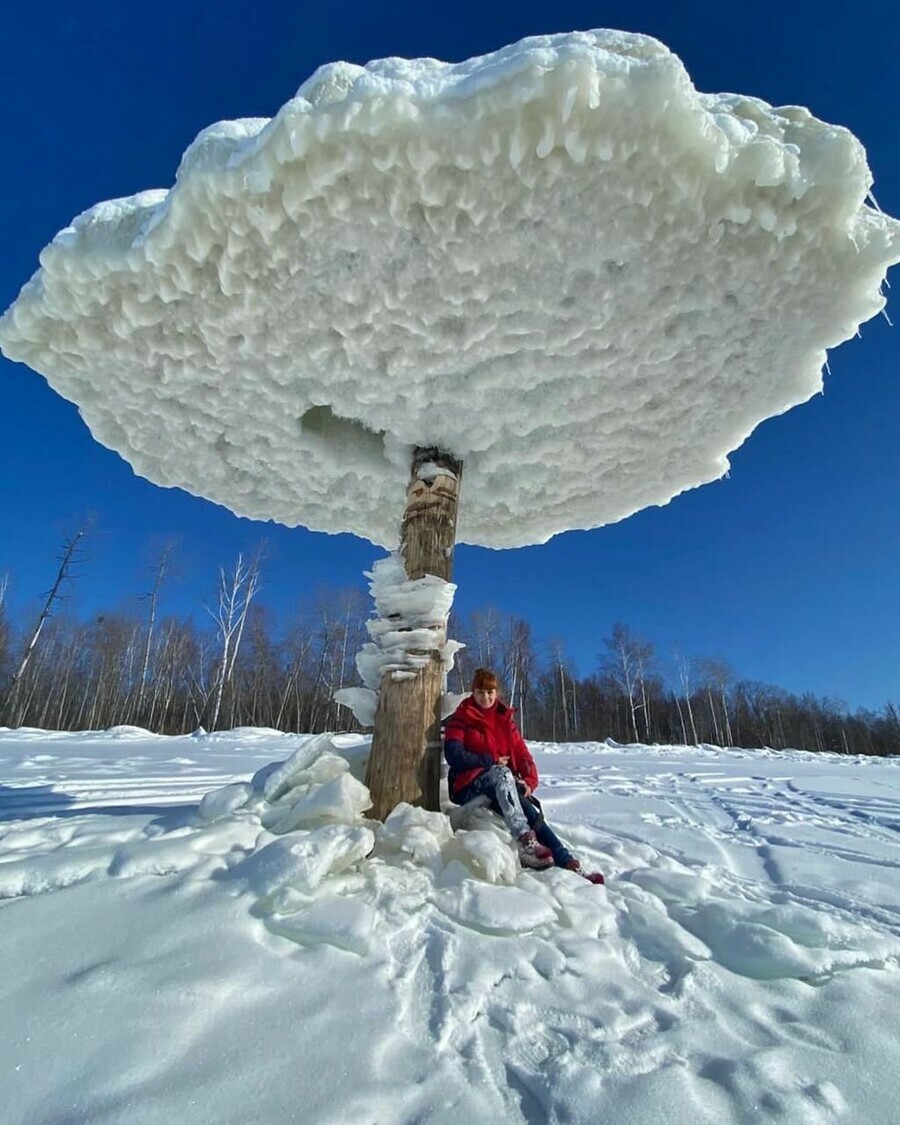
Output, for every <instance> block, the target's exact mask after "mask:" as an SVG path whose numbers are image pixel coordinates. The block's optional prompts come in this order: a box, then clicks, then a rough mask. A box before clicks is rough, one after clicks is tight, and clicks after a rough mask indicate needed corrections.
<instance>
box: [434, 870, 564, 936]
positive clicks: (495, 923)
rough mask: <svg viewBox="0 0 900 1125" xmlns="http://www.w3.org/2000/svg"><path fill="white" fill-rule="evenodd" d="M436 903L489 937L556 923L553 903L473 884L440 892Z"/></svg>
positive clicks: (524, 893)
mask: <svg viewBox="0 0 900 1125" xmlns="http://www.w3.org/2000/svg"><path fill="white" fill-rule="evenodd" d="M434 901H435V904H436V905H437V907H438V908H439V909H440V910H442V911H443V912H444V913H445V914H448V915H449V916H450V917H451V918H455V919H456V921H457V922H461V923H462V924H463V925H464V926H469V927H470V928H471V929H474V930H482V931H484V932H485V933H489V934H524V933H528V932H530V931H531V930H534V929H536V928H537V927H538V926H544V925H547V924H548V923H550V922H554V921H555V920H556V911H555V910H554V909H553V907H552V906H551V905H550V903H549V902H547V901H546V900H545V899H543V898H541V897H539V896H538V895H536V894H534V893H532V892H530V891H523V890H520V889H519V888H518V887H494V886H491V885H490V884H487V883H476V882H475V881H474V880H470V881H467V882H465V883H462V884H461V885H460V886H458V887H449V888H447V889H445V890H442V891H438V892H437V894H436V895H435V896H434Z"/></svg>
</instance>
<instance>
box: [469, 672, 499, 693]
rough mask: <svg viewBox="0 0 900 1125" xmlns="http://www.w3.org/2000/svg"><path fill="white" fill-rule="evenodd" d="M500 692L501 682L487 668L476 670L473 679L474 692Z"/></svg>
mask: <svg viewBox="0 0 900 1125" xmlns="http://www.w3.org/2000/svg"><path fill="white" fill-rule="evenodd" d="M479 690H480V691H499V690H500V681H499V680H498V679H497V677H496V676H495V675H494V673H493V672H489V671H488V669H487V668H476V669H475V675H474V676H473V677H472V691H479Z"/></svg>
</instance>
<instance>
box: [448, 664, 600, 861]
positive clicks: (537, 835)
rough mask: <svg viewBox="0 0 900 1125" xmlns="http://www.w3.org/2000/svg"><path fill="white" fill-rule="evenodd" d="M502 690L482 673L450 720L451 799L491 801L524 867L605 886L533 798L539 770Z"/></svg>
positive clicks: (461, 802) (460, 802)
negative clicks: (568, 874)
mask: <svg viewBox="0 0 900 1125" xmlns="http://www.w3.org/2000/svg"><path fill="white" fill-rule="evenodd" d="M498 688H499V684H498V682H497V677H496V676H495V675H494V673H493V672H489V671H488V670H487V669H486V668H479V669H478V670H477V671H476V672H475V675H474V677H473V678H472V694H471V695H468V696H466V698H465V699H464V700H463V701H462V703H460V705H459V706H458V707H457V708H456V710H455V711H454V712H453V714H452V715H451V716H450V718H449V719H448V720H447V726H446V728H445V731H444V757H445V758H446V759H447V764H448V766H449V767H450V773H449V775H448V779H447V780H448V785H449V788H450V799H451V800H452V801H454V802H455V803H456V804H458V805H464V804H466V802H467V801H471V800H472V799H473V798H474V797H481V796H485V797H489V798H490V801H491V807H492V808H493V810H494V811H495V812H498V813H499V814H500V815H501V816H502V817H503V819H504V820H505V821H506V824H507V826H508V827H509V830H510V832H512V834H513V837H514V838H515V840H516V844H517V846H518V849H519V859H520V860H521V861H522V866H523V867H533V868H536V869H537V870H542V869H543V868H545V867H552V866H553V864H556V866H557V867H565V868H567V869H568V870H569V871H575V872H577V873H578V874H579V875H581V876H583V877H584V878H585V879H588V880H589V881H590V882H591V883H602V882H603V881H604V880H603V876H602V875H601V874H600V872H599V871H596V872H590V873H589V872H587V871H585V870H584V868H583V867H582V866H581V864H580V863H579V862H578V860H577V859H576V858H575V857H574V856H573V855H572V853H571V852H570V851H569V849H568V848H567V847H566V846H565V844H563V842H562V841H561V840H560V839H559V837H558V836H557V835H556V833H555V832H553V831H551V829H550V828H548V827H547V824H546V822H545V821H544V817H543V814H542V813H541V808H540V805H539V804H538V802H537V801H536V800H535V799H534V797H533V793H534V791H535V789H536V788H537V784H538V773H537V766H535V764H534V759H533V758H532V756H531V754H530V753H529V750H528V747H527V746H526V745H525V740H524V739H523V738H522V736H521V734H520V733H519V729H518V727H517V726H516V724H515V722H514V721H513V711H512V708H511V707H507V706H506V704H505V703H502V702H501V700H500V697H499V694H498Z"/></svg>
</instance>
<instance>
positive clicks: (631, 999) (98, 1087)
mask: <svg viewBox="0 0 900 1125" xmlns="http://www.w3.org/2000/svg"><path fill="white" fill-rule="evenodd" d="M532 748H533V750H534V752H535V756H536V759H537V761H538V764H539V767H540V769H541V773H542V779H543V781H542V788H541V795H542V798H543V800H544V804H545V808H546V810H547V815H548V819H549V820H550V822H551V823H552V824H553V825H554V826H555V827H557V828H558V830H559V831H560V834H561V835H563V836H564V838H566V839H567V841H568V842H570V843H571V845H572V846H573V847H574V848H575V850H576V851H577V853H578V854H579V855H580V856H581V857H582V859H583V860H584V861H585V862H587V863H589V864H592V865H593V864H596V865H597V866H599V867H600V868H601V869H602V870H604V871H605V872H606V874H607V876H608V878H609V880H610V881H609V885H608V887H607V888H605V889H604V888H596V887H592V886H591V885H590V884H587V883H586V882H584V881H583V880H581V879H579V878H578V877H577V876H575V875H573V874H571V873H568V872H562V871H556V870H551V871H549V872H541V873H529V872H522V871H521V870H519V868H518V863H517V861H516V859H515V856H514V853H513V849H512V847H511V846H510V844H509V842H508V839H507V837H506V835H505V833H504V831H503V830H502V828H501V827H499V825H498V823H497V821H496V820H495V819H494V818H492V817H491V815H490V814H488V813H485V812H484V811H480V812H477V813H475V814H474V815H473V817H472V819H471V820H470V821H469V822H468V824H467V826H466V827H463V828H461V829H460V830H459V831H457V832H456V833H455V834H454V833H453V832H452V831H451V830H450V826H449V822H448V820H447V818H446V817H445V816H443V815H442V814H432V813H427V812H424V811H422V810H415V809H412V808H410V807H408V806H405V807H404V806H401V808H400V809H398V810H397V811H396V812H395V814H394V815H393V816H392V817H391V818H389V819H388V821H387V822H386V824H385V825H384V826H379V825H377V824H374V823H373V822H369V821H366V820H365V819H364V817H363V816H362V812H363V810H364V808H365V806H366V803H367V793H366V790H365V787H364V786H363V785H362V783H361V781H360V778H361V776H362V771H363V765H364V759H365V755H366V753H367V750H368V744H367V742H366V740H365V739H362V738H360V737H358V736H338V737H333V736H317V737H309V736H285V735H279V734H277V733H275V732H255V731H239V732H229V733H228V734H219V735H216V736H206V737H201V738H193V739H191V738H178V739H174V738H162V737H154V736H152V735H149V734H147V733H146V732H134V731H132V732H130V733H127V734H126V733H125V732H122V733H120V734H119V735H117V736H112V737H108V736H103V735H97V734H89V735H68V736H53V735H49V736H42V735H41V734H40V732H16V731H5V732H0V895H2V900H0V911H2V923H0V958H2V964H3V966H4V972H3V974H2V985H0V995H2V1001H3V1002H2V1004H0V1013H2V1014H0V1037H2V1041H3V1043H4V1044H5V1047H4V1050H3V1052H2V1056H0V1057H2V1060H3V1064H4V1067H5V1069H6V1073H5V1076H4V1089H5V1091H6V1093H5V1100H6V1102H7V1106H6V1111H5V1114H6V1115H5V1120H7V1121H9V1122H10V1123H11V1125H16V1123H18V1122H22V1123H24V1122H28V1123H29V1125H31V1123H33V1122H35V1121H47V1122H49V1121H63V1120H65V1121H67V1122H76V1121H78V1122H81V1121H83V1122H123V1123H124V1122H126V1121H127V1122H129V1123H131V1122H138V1123H141V1122H148V1123H149V1122H153V1123H161V1122H163V1121H171V1120H191V1121H192V1122H206V1121H209V1122H213V1121H215V1122H217V1125H220V1123H221V1122H231V1121H233V1122H246V1121H247V1120H260V1121H270V1122H281V1121H290V1120H298V1121H308V1120H315V1121H317V1122H319V1121H323V1122H335V1123H337V1122H345V1121H348V1120H354V1121H371V1122H385V1123H386V1122H414V1121H415V1122H420V1121H421V1122H426V1121H427V1122H445V1121H446V1122H449V1121H451V1120H452V1121H455V1122H458V1121H460V1120H465V1121H467V1122H468V1121H471V1122H481V1121H484V1122H487V1121H496V1120H503V1121H525V1122H536V1121H552V1122H564V1121H565V1122H573V1121H574V1122H596V1121H598V1120H623V1121H640V1122H642V1123H643V1122H655V1121H667V1122H670V1121H673V1120H697V1121H701V1122H706V1121H708V1122H717V1123H721V1122H732V1121H733V1122H745V1121H749V1120H767V1119H773V1120H774V1119H783V1120H789V1121H791V1122H829V1121H850V1122H857V1121H859V1122H868V1121H871V1122H875V1121H887V1120H890V1119H891V1114H892V1107H893V1104H894V1101H895V1099H896V1097H897V1095H898V1093H900V1089H898V1078H897V1072H898V1068H897V1066H896V1047H895V1046H894V1038H893V1014H892V1013H893V1005H892V1000H894V999H895V998H896V996H897V993H898V991H900V988H898V978H897V967H898V958H900V894H898V880H897V877H896V876H897V867H898V864H900V849H898V846H897V826H898V823H900V773H898V770H897V766H898V761H897V760H896V759H887V760H863V759H850V760H847V759H838V758H835V757H830V756H813V755H807V754H801V753H796V752H787V753H783V754H774V753H772V752H767V751H753V752H749V751H736V750H728V751H725V750H716V749H712V748H683V747H656V748H647V747H639V746H634V747H617V746H613V745H609V744H585V745H574V746H553V745H542V744H533V747H532ZM224 777H227V782H226V784H224V785H223V784H221V782H222V780H223V778H224ZM167 779H168V780H167ZM151 783H152V784H151ZM210 783H211V784H212V786H213V788H209V785H210ZM91 793H94V794H96V795H97V800H98V803H96V804H90V803H89V795H90V794H91ZM48 794H49V795H50V796H52V798H53V799H54V800H55V801H56V802H57V806H56V808H55V811H54V812H53V813H52V814H50V815H48V812H47V808H48V806H47V803H46V799H47V796H48ZM189 794H191V796H190V797H189V796H188V795H189ZM72 796H74V797H75V798H76V799H75V800H73V801H72V802H71V803H70V804H68V805H67V804H66V801H67V800H68V799H69V798H70V797H72ZM7 798H9V799H10V801H11V802H12V803H11V804H6V803H5V802H6V800H7ZM29 799H32V800H33V802H34V803H33V804H32V805H31V806H30V807H29V805H28V801H29ZM101 801H105V802H106V803H100V802H101ZM42 802H43V803H42ZM7 966H11V967H12V968H13V971H6V970H7ZM873 1075H877V1082H875V1081H873Z"/></svg>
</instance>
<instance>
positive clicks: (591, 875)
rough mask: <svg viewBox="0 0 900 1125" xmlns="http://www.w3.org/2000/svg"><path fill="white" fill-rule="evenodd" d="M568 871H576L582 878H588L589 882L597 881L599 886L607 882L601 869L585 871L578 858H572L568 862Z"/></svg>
mask: <svg viewBox="0 0 900 1125" xmlns="http://www.w3.org/2000/svg"><path fill="white" fill-rule="evenodd" d="M566 871H574V872H575V874H576V875H580V876H581V877H582V879H587V881H588V882H589V883H596V884H597V885H598V886H600V885H602V884H603V883H605V882H606V880H605V879H604V878H603V876H602V875H601V874H600V872H599V871H585V869H584V868H583V867H582V866H581V864H580V863H579V862H578V860H577V859H570V860H569V862H568V863H567V864H566Z"/></svg>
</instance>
